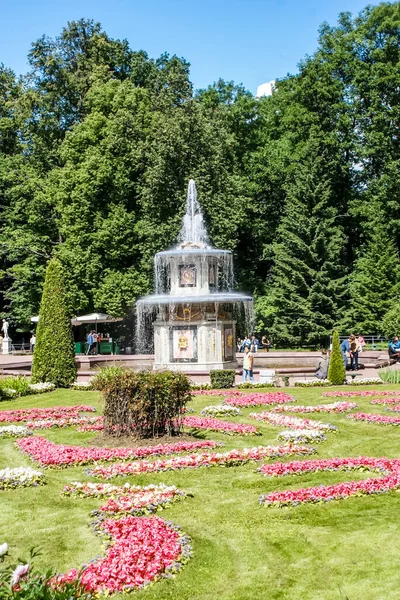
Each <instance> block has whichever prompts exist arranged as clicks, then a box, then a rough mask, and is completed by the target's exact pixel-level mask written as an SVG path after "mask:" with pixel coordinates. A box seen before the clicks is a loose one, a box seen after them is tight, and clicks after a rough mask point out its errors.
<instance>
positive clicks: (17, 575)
mask: <svg viewBox="0 0 400 600" xmlns="http://www.w3.org/2000/svg"><path fill="white" fill-rule="evenodd" d="M28 571H29V564H26V565H18V567H17V568H16V569H15V570H14V571H13V573H12V575H11V585H12V586H14V585H17V583H18V582H19V580H20V579H21V577H23V576H24V575H26V574H27V572H28Z"/></svg>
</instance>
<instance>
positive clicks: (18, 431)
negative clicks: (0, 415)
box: [0, 425, 33, 437]
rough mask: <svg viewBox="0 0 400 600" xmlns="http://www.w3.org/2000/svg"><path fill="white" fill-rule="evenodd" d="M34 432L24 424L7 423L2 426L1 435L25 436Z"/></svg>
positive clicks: (0, 428)
mask: <svg viewBox="0 0 400 600" xmlns="http://www.w3.org/2000/svg"><path fill="white" fill-rule="evenodd" d="M32 433H33V432H32V431H31V430H30V429H28V427H25V426H24V425H5V426H4V427H0V437H5V436H15V437H25V436H26V435H32Z"/></svg>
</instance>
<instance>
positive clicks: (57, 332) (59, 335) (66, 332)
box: [32, 258, 76, 387]
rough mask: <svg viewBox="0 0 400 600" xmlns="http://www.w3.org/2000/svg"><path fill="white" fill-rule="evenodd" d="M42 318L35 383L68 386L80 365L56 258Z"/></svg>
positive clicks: (49, 272)
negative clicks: (77, 362) (78, 364)
mask: <svg viewBox="0 0 400 600" xmlns="http://www.w3.org/2000/svg"><path fill="white" fill-rule="evenodd" d="M39 317H40V318H39V323H38V326H37V332H36V344H35V351H34V354H33V363H32V382H33V383H40V382H50V383H54V385H55V386H56V387H68V386H69V385H70V384H71V383H73V382H74V381H75V379H76V364H75V354H74V344H73V335H72V327H71V315H70V312H69V310H68V305H67V301H66V297H65V292H64V274H63V268H62V265H61V263H60V261H59V260H58V259H56V258H53V259H51V260H50V262H49V264H48V266H47V269H46V278H45V282H44V286H43V294H42V300H41V303H40V311H39Z"/></svg>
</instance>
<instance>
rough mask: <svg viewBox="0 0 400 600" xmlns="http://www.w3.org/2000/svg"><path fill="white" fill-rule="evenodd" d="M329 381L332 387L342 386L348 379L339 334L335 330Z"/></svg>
mask: <svg viewBox="0 0 400 600" xmlns="http://www.w3.org/2000/svg"><path fill="white" fill-rule="evenodd" d="M328 379H329V381H330V382H331V383H332V385H342V384H343V383H344V381H345V379H346V369H345V367H344V363H343V357H342V352H341V350H340V342H339V334H338V332H337V331H336V330H335V331H334V332H333V339H332V352H331V358H330V361H329V371H328Z"/></svg>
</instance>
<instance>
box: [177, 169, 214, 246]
mask: <svg viewBox="0 0 400 600" xmlns="http://www.w3.org/2000/svg"><path fill="white" fill-rule="evenodd" d="M179 241H180V242H182V243H185V242H190V243H192V244H201V246H202V247H205V246H208V234H207V229H206V225H205V223H204V217H203V213H202V211H201V207H200V204H199V202H198V200H197V190H196V184H195V182H194V181H193V179H190V180H189V186H188V191H187V196H186V214H185V216H184V217H183V221H182V228H181V232H180V235H179Z"/></svg>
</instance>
